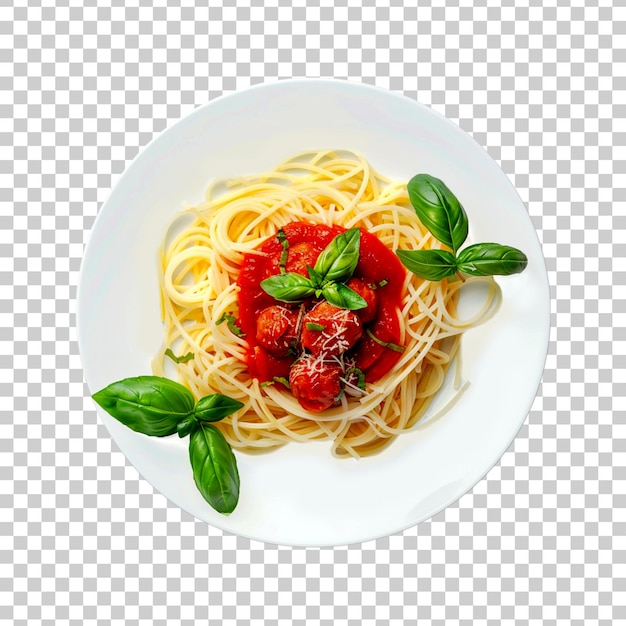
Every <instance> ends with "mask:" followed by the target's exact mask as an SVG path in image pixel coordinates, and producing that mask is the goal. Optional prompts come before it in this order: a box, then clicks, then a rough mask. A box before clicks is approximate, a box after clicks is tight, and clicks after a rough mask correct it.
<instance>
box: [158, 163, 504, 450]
mask: <svg viewBox="0 0 626 626" xmlns="http://www.w3.org/2000/svg"><path fill="white" fill-rule="evenodd" d="M293 222H305V223H310V224H321V225H326V226H329V227H332V226H339V227H342V228H343V229H350V228H354V227H359V228H361V229H362V231H363V232H367V233H370V234H372V235H374V236H375V237H376V238H378V240H380V242H382V244H384V246H385V247H386V248H388V249H389V250H397V249H404V250H417V249H432V248H439V247H441V244H440V243H439V242H438V241H437V240H436V239H434V237H433V236H432V235H431V234H430V233H429V232H428V231H427V230H426V229H425V228H424V227H423V226H422V224H421V223H420V222H419V220H418V218H417V216H416V213H415V211H414V210H413V208H412V207H411V204H410V202H409V199H408V195H407V191H406V184H405V183H397V182H392V181H390V180H389V179H387V178H385V177H383V176H381V175H380V174H378V173H377V172H375V171H374V170H373V169H372V168H371V167H370V165H369V164H368V162H367V161H366V160H365V159H364V158H363V157H362V156H360V155H357V154H354V153H344V152H330V151H325V152H317V153H305V154H302V155H298V156H296V157H294V158H292V159H289V160H288V161H285V162H284V163H282V164H280V165H279V166H278V167H276V168H275V169H274V170H272V171H270V172H267V173H265V174H261V175H257V176H251V177H248V178H243V179H237V180H231V181H228V182H226V183H224V182H216V183H214V184H213V185H211V186H210V187H209V189H208V190H207V192H206V198H205V201H204V202H203V203H201V204H200V205H198V206H194V207H191V208H189V209H186V210H185V211H183V212H182V213H180V214H179V215H177V216H176V218H175V220H174V222H173V224H172V226H171V227H170V229H169V230H168V234H167V236H166V237H165V239H164V242H163V245H162V249H161V259H160V266H161V273H160V287H161V295H162V314H163V320H164V329H165V336H164V347H163V350H161V351H160V352H159V354H158V356H157V357H155V359H154V361H153V371H154V374H156V375H161V376H162V375H164V372H165V368H166V358H165V356H164V350H165V349H167V348H169V349H170V350H172V352H173V353H174V354H187V353H189V352H191V353H192V354H193V358H191V359H189V360H187V361H186V362H180V363H177V364H176V365H175V367H176V370H177V373H178V376H179V378H180V380H181V382H183V384H185V385H186V386H187V387H189V389H190V390H191V391H192V393H193V394H194V395H195V396H196V397H198V398H199V397H202V396H205V395H208V394H211V393H222V394H225V395H228V396H230V397H232V398H234V399H237V400H239V401H240V402H242V403H243V404H244V407H243V408H242V409H241V410H239V411H238V412H237V413H235V414H234V415H232V416H231V417H229V418H226V419H225V420H223V421H221V422H220V423H219V424H217V426H218V427H219V428H220V430H221V431H222V432H223V434H224V435H225V437H226V439H227V440H228V441H229V443H230V444H231V445H232V446H233V447H234V448H237V449H240V450H244V451H248V452H254V451H257V452H258V451H264V450H269V449H273V448H276V447H279V446H282V445H284V444H286V443H288V442H290V441H299V442H306V441H313V440H330V441H332V451H333V453H334V454H335V455H337V456H354V457H360V456H366V455H370V454H373V453H375V452H377V451H379V450H380V449H381V448H382V447H383V446H385V445H386V444H388V443H389V442H390V441H391V440H392V439H393V438H394V437H395V436H397V435H399V434H401V433H403V432H405V431H406V430H408V429H410V428H411V427H412V426H414V425H415V424H416V423H417V422H418V421H419V420H420V418H421V417H422V416H423V415H424V413H425V411H426V409H427V408H428V406H429V404H430V402H431V400H432V398H433V396H434V395H435V394H436V393H437V392H438V391H439V389H440V388H441V386H442V384H443V381H444V376H445V374H446V371H447V369H448V367H449V365H450V363H451V361H452V360H453V359H454V357H455V355H456V353H457V351H458V347H459V337H460V334H461V333H462V332H463V331H464V330H466V329H468V328H470V327H472V326H475V325H477V324H479V323H481V322H483V321H484V320H485V319H487V317H489V315H490V314H491V313H492V312H493V310H494V307H493V304H494V303H495V302H496V299H497V295H498V288H497V286H496V283H495V282H494V281H493V279H491V278H468V279H467V282H474V281H483V282H486V284H487V285H488V297H487V298H486V301H485V303H484V305H483V307H482V308H481V310H480V311H478V312H477V313H476V314H474V315H472V316H471V317H470V318H469V319H463V320H462V319H460V318H459V315H458V311H457V302H458V295H459V290H460V289H461V288H462V287H463V285H464V284H465V283H463V282H461V281H459V280H454V279H451V280H442V281H440V282H431V281H427V280H423V279H421V278H419V277H417V276H415V275H414V274H412V273H410V272H407V273H406V276H405V277H404V282H403V284H402V293H401V302H400V306H399V307H398V310H397V315H398V320H399V326H400V329H401V330H400V341H399V343H400V344H401V346H402V347H403V351H402V353H401V354H400V355H399V357H398V358H397V359H395V362H394V364H393V366H392V367H391V369H389V371H387V372H386V373H385V374H384V375H383V376H382V377H380V378H378V379H376V380H371V381H368V382H367V383H366V384H365V389H364V390H363V391H362V392H361V393H357V394H354V395H350V394H347V393H344V394H341V395H340V397H339V398H338V400H337V403H336V405H335V406H333V407H331V408H329V409H326V410H323V411H321V412H311V411H307V410H305V409H304V408H303V407H302V406H301V405H300V404H299V403H298V401H297V400H296V398H294V397H293V395H292V394H291V393H290V392H289V391H288V390H287V389H285V388H284V387H283V386H282V385H279V384H275V385H268V386H265V385H262V382H263V381H260V380H259V378H258V377H253V376H252V375H251V373H250V371H249V368H248V364H247V355H248V348H249V342H248V339H246V337H245V336H239V335H240V334H241V333H239V332H238V331H239V329H238V327H237V325H236V321H237V317H238V292H239V289H240V288H239V286H238V284H237V280H238V277H239V274H240V271H241V268H242V264H243V263H244V260H245V258H246V257H247V255H255V254H257V255H260V254H263V252H262V250H261V248H262V245H263V243H264V242H266V241H267V240H268V238H271V237H275V236H276V233H277V232H278V231H280V230H281V229H283V228H284V227H285V226H287V225H288V224H291V223H293ZM224 321H226V322H227V323H222V322H224ZM167 366H168V367H169V363H168V365H167Z"/></svg>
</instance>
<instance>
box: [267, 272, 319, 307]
mask: <svg viewBox="0 0 626 626" xmlns="http://www.w3.org/2000/svg"><path fill="white" fill-rule="evenodd" d="M261 289H263V291H265V293H267V294H268V295H270V296H272V298H276V300H280V301H281V302H298V301H299V300H304V299H305V298H308V297H309V296H312V295H313V294H314V293H315V287H314V286H313V284H312V283H311V281H310V280H309V279H308V278H307V277H306V276H302V274H296V273H294V272H288V273H287V274H276V275H275V276H270V277H269V278H266V279H265V280H262V281H261Z"/></svg>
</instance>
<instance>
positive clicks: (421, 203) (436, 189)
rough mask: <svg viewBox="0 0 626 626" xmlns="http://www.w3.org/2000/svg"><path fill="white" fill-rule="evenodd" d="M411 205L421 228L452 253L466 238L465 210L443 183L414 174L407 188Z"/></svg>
mask: <svg viewBox="0 0 626 626" xmlns="http://www.w3.org/2000/svg"><path fill="white" fill-rule="evenodd" d="M407 190H408V192H409V198H410V200H411V204H412V205H413V208H414V209H415V212H416V213H417V216H418V217H419V219H420V221H421V222H422V224H424V226H425V227H426V228H427V229H428V230H429V231H430V232H431V233H432V234H433V235H434V236H435V237H436V238H437V239H438V240H439V241H441V242H442V243H444V244H445V245H446V246H448V247H449V248H451V249H452V251H453V252H454V253H456V251H457V250H458V249H459V248H460V247H461V245H462V244H463V242H464V241H465V239H466V238H467V230H468V221H467V215H466V213H465V210H464V209H463V207H462V205H461V203H460V202H459V201H458V200H457V198H456V196H455V195H454V194H453V193H452V192H451V191H450V190H449V189H448V187H447V186H446V184H445V183H444V182H443V181H442V180H439V179H438V178H435V177H434V176H430V175H429V174H417V176H414V177H413V178H411V180H410V181H409V183H408V185H407Z"/></svg>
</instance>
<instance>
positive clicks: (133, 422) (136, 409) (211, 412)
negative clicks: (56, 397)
mask: <svg viewBox="0 0 626 626" xmlns="http://www.w3.org/2000/svg"><path fill="white" fill-rule="evenodd" d="M92 397H93V399H94V400H95V401H96V402H97V403H98V404H99V405H100V406H101V407H102V408H103V409H104V410H105V411H106V412H107V413H109V415H111V416H112V417H114V418H115V419H116V420H118V421H120V422H121V423H122V424H124V425H125V426H128V427H129V428H132V429H133V430H135V431H137V432H139V433H143V434H145V435H151V436H153V437H166V436H168V435H172V434H174V433H176V432H178V436H179V437H181V438H182V437H185V436H187V435H190V440H189V460H190V461H191V467H192V470H193V478H194V481H195V483H196V486H197V487H198V490H199V491H200V493H201V494H202V496H203V497H204V499H205V500H206V501H207V502H208V503H209V504H210V505H211V506H212V507H213V508H214V509H215V510H216V511H218V512H219V513H224V514H228V513H232V512H233V511H234V509H235V507H236V506H237V502H238V500H239V473H238V471H237V461H236V459H235V456H234V455H233V452H232V450H231V448H230V445H229V444H228V442H227V441H226V439H225V438H224V435H222V433H221V432H220V431H219V430H218V429H217V428H215V426H212V425H211V424H210V422H217V421H219V420H222V419H224V418H225V417H228V416H229V415H231V414H232V413H234V412H235V411H237V410H239V409H240V408H242V407H243V406H244V405H243V404H242V403H241V402H239V401H238V400H234V399H233V398H229V397H228V396H224V395H222V394H219V393H215V394H211V395H208V396H205V397H204V398H200V400H198V402H196V401H195V399H194V397H193V395H192V393H191V391H189V389H187V388H186V387H183V385H181V384H180V383H177V382H174V381H173V380H170V379H168V378H163V377H161V376H137V377H134V378H125V379H124V380H120V381H117V382H115V383H112V384H110V385H109V386H108V387H105V388H104V389H101V390H100V391H98V392H96V393H94V394H93V396H92Z"/></svg>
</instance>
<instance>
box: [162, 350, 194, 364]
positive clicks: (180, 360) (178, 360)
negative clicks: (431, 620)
mask: <svg viewBox="0 0 626 626" xmlns="http://www.w3.org/2000/svg"><path fill="white" fill-rule="evenodd" d="M165 356H169V357H170V359H172V361H174V363H187V361H191V359H193V358H194V357H195V355H194V353H193V352H187V354H185V355H184V356H176V355H175V354H174V353H173V352H172V349H171V348H168V349H167V350H166V351H165Z"/></svg>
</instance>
